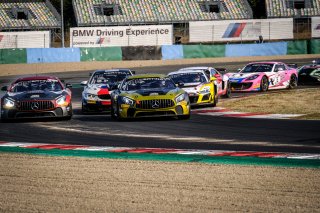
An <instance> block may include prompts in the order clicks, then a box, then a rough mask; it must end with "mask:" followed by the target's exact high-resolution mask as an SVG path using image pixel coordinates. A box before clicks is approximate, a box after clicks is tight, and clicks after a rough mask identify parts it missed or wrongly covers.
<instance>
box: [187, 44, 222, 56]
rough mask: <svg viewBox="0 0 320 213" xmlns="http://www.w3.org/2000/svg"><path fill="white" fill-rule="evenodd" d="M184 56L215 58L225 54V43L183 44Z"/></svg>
mask: <svg viewBox="0 0 320 213" xmlns="http://www.w3.org/2000/svg"><path fill="white" fill-rule="evenodd" d="M183 55H184V58H215V57H224V56H225V45H184V46H183Z"/></svg>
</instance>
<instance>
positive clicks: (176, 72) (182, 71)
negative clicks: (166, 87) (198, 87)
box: [168, 69, 205, 75]
mask: <svg viewBox="0 0 320 213" xmlns="http://www.w3.org/2000/svg"><path fill="white" fill-rule="evenodd" d="M199 72H201V73H202V74H204V75H205V72H204V71H203V70H201V69H184V70H178V71H174V72H170V73H168V75H175V74H181V73H199Z"/></svg>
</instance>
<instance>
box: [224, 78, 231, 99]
mask: <svg viewBox="0 0 320 213" xmlns="http://www.w3.org/2000/svg"><path fill="white" fill-rule="evenodd" d="M230 96H231V86H230V82H229V81H228V83H227V88H226V94H224V95H223V97H224V98H230Z"/></svg>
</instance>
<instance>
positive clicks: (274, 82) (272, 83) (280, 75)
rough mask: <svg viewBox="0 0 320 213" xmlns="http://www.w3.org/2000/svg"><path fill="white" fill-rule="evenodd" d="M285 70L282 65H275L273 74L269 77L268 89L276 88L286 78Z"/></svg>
mask: <svg viewBox="0 0 320 213" xmlns="http://www.w3.org/2000/svg"><path fill="white" fill-rule="evenodd" d="M286 72H287V68H286V66H285V65H284V64H276V65H275V67H274V70H273V74H272V75H271V76H269V87H277V86H280V84H282V83H283V81H284V80H285V78H286Z"/></svg>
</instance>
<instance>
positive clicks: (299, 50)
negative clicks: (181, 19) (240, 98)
mask: <svg viewBox="0 0 320 213" xmlns="http://www.w3.org/2000/svg"><path fill="white" fill-rule="evenodd" d="M296 54H320V39H313V40H296V41H287V42H270V43H253V44H226V45H163V46H143V47H142V46H139V47H96V48H23V49H0V64H23V63H28V64H33V63H60V62H81V61H127V60H174V59H190V58H215V57H239V56H271V55H296Z"/></svg>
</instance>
